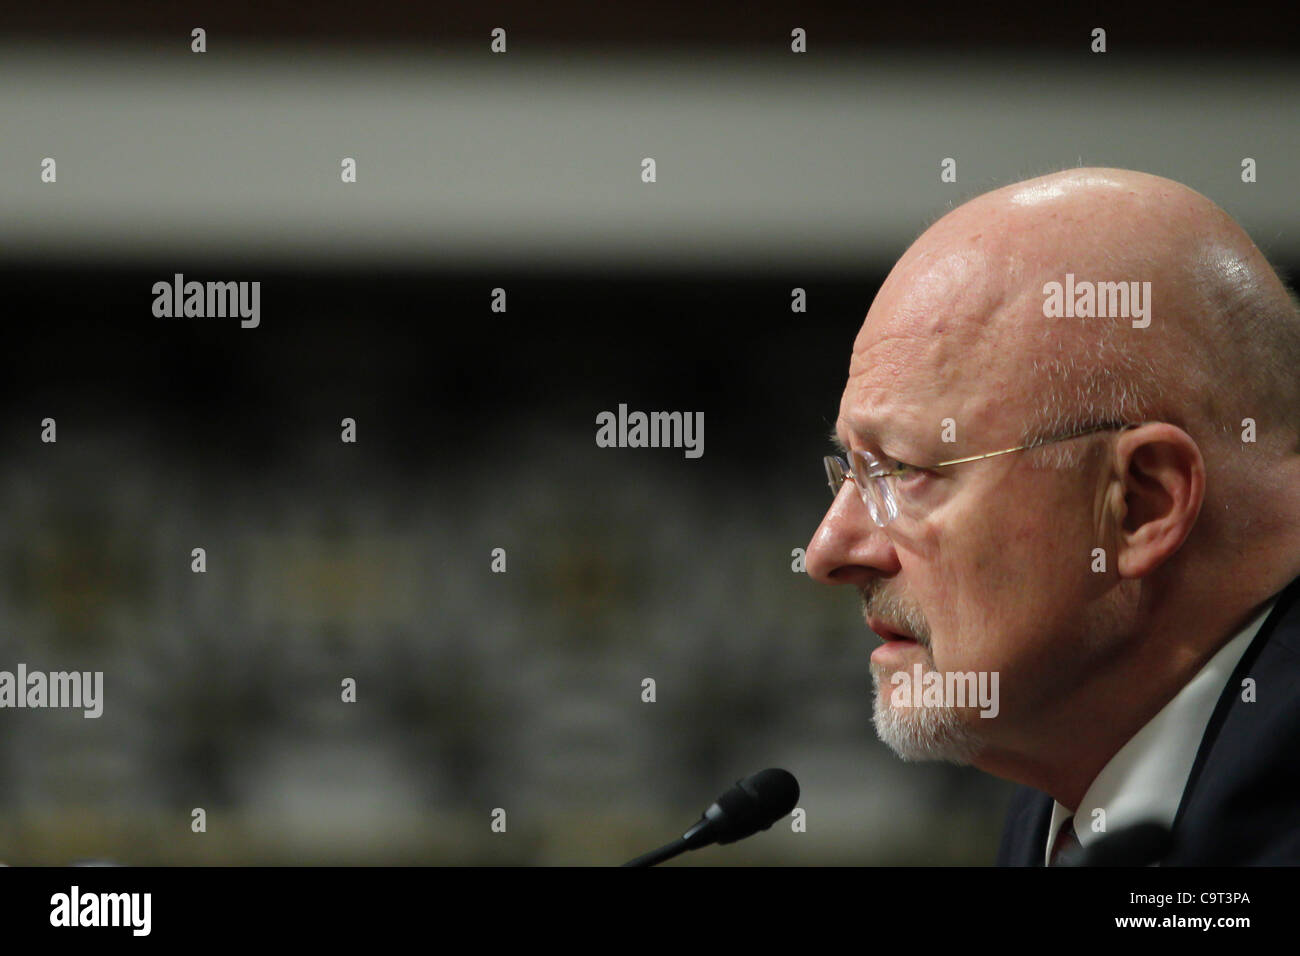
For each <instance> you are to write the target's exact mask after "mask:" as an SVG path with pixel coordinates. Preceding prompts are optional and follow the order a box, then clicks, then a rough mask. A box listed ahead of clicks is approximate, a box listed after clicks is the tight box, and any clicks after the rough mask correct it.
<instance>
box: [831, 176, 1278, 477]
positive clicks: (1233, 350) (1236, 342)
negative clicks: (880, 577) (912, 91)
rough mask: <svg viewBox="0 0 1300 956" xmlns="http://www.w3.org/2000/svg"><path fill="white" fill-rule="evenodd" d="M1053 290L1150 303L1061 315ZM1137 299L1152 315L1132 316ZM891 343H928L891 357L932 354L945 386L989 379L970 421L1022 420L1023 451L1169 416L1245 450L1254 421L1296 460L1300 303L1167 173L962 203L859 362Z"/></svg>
mask: <svg viewBox="0 0 1300 956" xmlns="http://www.w3.org/2000/svg"><path fill="white" fill-rule="evenodd" d="M1051 283H1056V284H1057V285H1058V287H1061V288H1062V290H1063V296H1064V295H1065V294H1067V293H1068V292H1069V291H1070V289H1071V288H1072V287H1074V284H1075V283H1077V287H1078V288H1083V287H1086V286H1089V285H1093V286H1096V285H1098V284H1101V283H1107V284H1110V283H1123V284H1125V288H1122V289H1119V291H1122V292H1124V293H1125V295H1124V298H1125V299H1128V295H1127V293H1128V292H1129V291H1130V290H1132V291H1134V292H1136V293H1137V294H1138V296H1139V297H1141V296H1142V294H1143V293H1144V292H1149V299H1147V300H1143V299H1142V298H1138V299H1135V300H1133V301H1129V302H1128V306H1129V309H1128V311H1127V312H1126V314H1123V315H1114V314H1109V315H1108V314H1105V307H1106V305H1107V303H1106V301H1105V296H1104V294H1103V295H1102V296H1099V297H1097V298H1095V299H1091V300H1090V301H1089V302H1088V303H1087V307H1086V308H1080V309H1079V310H1076V309H1075V308H1073V306H1074V305H1075V304H1076V303H1075V302H1074V301H1073V299H1072V298H1071V299H1070V300H1069V301H1067V302H1065V303H1064V304H1065V305H1066V306H1067V309H1066V312H1065V314H1061V312H1060V311H1059V310H1058V311H1057V312H1056V313H1055V314H1052V315H1045V314H1044V312H1045V308H1044V307H1045V304H1046V302H1047V299H1048V294H1047V293H1046V292H1045V288H1047V287H1048V286H1049V284H1051ZM1135 283H1136V285H1135ZM1139 303H1140V304H1141V306H1142V308H1143V309H1145V310H1146V316H1145V318H1144V319H1135V318H1133V317H1132V316H1133V315H1135V314H1136V313H1135V311H1134V308H1135V307H1136V306H1138V305H1139ZM1079 304H1080V305H1081V306H1082V305H1084V303H1082V302H1080V303H1079ZM1111 304H1112V305H1113V304H1114V300H1112V302H1111ZM1049 311H1050V310H1049ZM889 337H896V339H895V344H897V342H898V341H900V340H906V339H908V338H911V339H913V340H914V342H913V347H912V348H911V349H906V350H903V352H902V353H900V352H899V351H897V350H892V349H891V354H892V355H895V356H897V355H899V354H906V355H908V356H909V357H911V358H915V359H916V360H918V361H919V360H920V359H921V358H922V354H921V353H926V354H925V356H924V358H925V359H926V364H927V365H928V366H929V367H930V368H932V369H934V370H936V371H937V373H938V376H939V377H938V379H937V380H936V381H935V382H934V383H933V385H932V388H933V389H935V390H944V389H948V388H949V387H950V386H951V385H953V384H954V381H953V380H955V379H958V378H962V377H968V376H977V377H978V378H979V379H980V382H981V387H980V388H979V389H978V390H977V391H978V393H979V397H978V398H977V399H974V402H975V405H974V406H972V407H967V408H964V409H961V410H960V411H961V412H962V413H963V414H964V415H965V416H966V419H965V420H966V421H967V422H968V423H969V424H970V425H971V426H973V427H982V426H983V424H984V421H983V419H984V418H985V416H991V415H992V414H993V413H994V410H995V409H998V408H1000V409H1003V410H1004V412H1005V410H1006V409H1008V408H1011V407H1015V408H1018V409H1022V410H1024V412H1025V413H1026V414H1025V416H1024V418H1023V431H1022V433H1021V434H1020V435H1019V436H1017V437H1019V438H1020V439H1021V440H1023V441H1033V440H1036V439H1038V438H1042V437H1046V436H1048V435H1049V434H1052V433H1060V432H1062V431H1066V430H1069V429H1072V428H1075V427H1082V426H1086V425H1089V424H1093V423H1098V422H1102V421H1140V420H1143V419H1160V420H1164V421H1170V422H1173V423H1175V424H1178V425H1179V426H1180V427H1183V428H1185V429H1186V430H1187V431H1188V432H1189V433H1190V434H1192V435H1193V437H1195V438H1196V439H1197V440H1198V441H1202V442H1206V443H1213V442H1215V441H1220V442H1222V441H1228V442H1239V441H1240V438H1239V432H1240V430H1241V428H1242V420H1243V419H1246V418H1249V419H1252V420H1254V421H1255V422H1256V423H1257V424H1258V426H1259V428H1260V432H1259V441H1260V443H1261V445H1266V446H1267V447H1268V448H1269V449H1270V450H1272V451H1275V452H1277V453H1279V454H1287V453H1295V452H1297V451H1300V447H1298V446H1300V440H1298V432H1297V425H1298V424H1300V375H1297V374H1296V371H1295V370H1296V369H1297V368H1300V313H1298V312H1297V308H1296V303H1295V301H1294V299H1293V297H1291V296H1290V295H1289V293H1288V291H1287V289H1286V287H1285V286H1284V284H1283V283H1282V281H1281V280H1280V279H1279V277H1278V276H1277V274H1276V272H1275V271H1274V270H1273V268H1272V267H1271V266H1270V265H1269V263H1268V261H1267V260H1266V259H1265V257H1264V256H1263V254H1262V253H1261V252H1260V251H1259V249H1258V248H1256V246H1255V244H1254V243H1253V242H1251V240H1250V238H1249V236H1247V235H1246V233H1245V232H1244V231H1243V230H1242V229H1241V227H1240V226H1238V225H1237V223H1236V222H1234V221H1233V219H1232V218H1231V217H1230V216H1228V214H1227V213H1225V212H1224V211H1223V210H1222V209H1220V208H1219V207H1217V206H1216V205H1214V203H1212V202H1210V200H1208V199H1206V198H1205V197H1204V196H1202V195H1200V194H1199V193H1197V192H1195V191H1193V190H1191V189H1188V188H1187V187H1186V186H1183V185H1181V184H1179V183H1176V182H1173V181H1171V180H1168V179H1163V178H1161V177H1158V176H1151V175H1147V174H1145V173H1137V172H1132V171H1127V170H1118V169H1075V170H1069V171H1066V172H1061V173H1055V174H1053V175H1050V176H1043V177H1040V178H1038V179H1032V180H1029V181H1026V182H1022V183H1016V184H1014V185H1011V186H1007V187H1005V188H1003V189H999V190H996V191H994V192H990V193H986V194H984V195H982V196H979V197H978V198H976V199H974V200H972V201H970V202H968V203H966V204H964V205H963V206H961V207H959V208H958V209H956V210H954V211H953V212H951V213H949V214H948V215H946V216H944V217H943V218H942V219H940V220H939V221H938V222H936V223H935V224H934V225H933V226H932V227H931V228H929V229H928V230H926V232H925V233H924V234H923V235H922V236H921V237H920V238H919V239H918V240H917V241H916V242H915V243H914V244H913V245H912V247H911V248H910V249H908V251H907V252H906V253H905V254H904V256H903V257H902V258H901V259H900V260H899V262H898V264H897V265H896V266H895V268H894V270H893V271H892V272H891V274H890V276H889V278H888V279H887V280H886V282H885V284H884V286H883V287H882V289H881V292H880V296H879V297H878V298H877V301H876V303H875V305H873V307H872V310H871V314H870V315H868V319H867V323H866V324H865V325H864V326H863V329H862V332H861V333H860V335H859V338H858V343H857V346H856V347H855V361H857V362H858V363H869V362H871V361H873V359H874V355H873V354H872V350H873V348H874V347H876V346H878V345H879V344H880V343H881V342H882V339H884V338H889ZM896 360H897V359H896ZM900 374H901V369H900ZM873 380H874V381H877V382H879V381H881V380H880V379H879V378H874V379H873ZM958 420H959V421H960V420H962V419H958ZM1265 431H1267V433H1268V434H1267V435H1265V434H1264V432H1265ZM1055 453H1056V454H1059V455H1069V454H1070V453H1071V449H1069V448H1062V449H1059V450H1057V451H1055ZM1044 454H1047V455H1051V454H1053V452H1051V451H1048V452H1045V453H1044Z"/></svg>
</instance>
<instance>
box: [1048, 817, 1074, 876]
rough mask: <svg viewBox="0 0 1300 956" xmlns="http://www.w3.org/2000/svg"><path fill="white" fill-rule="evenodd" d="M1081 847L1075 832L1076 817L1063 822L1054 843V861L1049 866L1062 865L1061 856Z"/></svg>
mask: <svg viewBox="0 0 1300 956" xmlns="http://www.w3.org/2000/svg"><path fill="white" fill-rule="evenodd" d="M1078 848H1079V837H1078V836H1077V835H1076V834H1075V832H1074V817H1070V818H1069V819H1068V820H1066V821H1065V822H1064V823H1062V824H1061V829H1059V830H1057V831H1056V840H1055V842H1053V843H1052V861H1051V862H1050V863H1049V864H1047V865H1048V866H1060V864H1061V856H1062V855H1063V854H1066V853H1069V852H1070V851H1072V850H1077V849H1078Z"/></svg>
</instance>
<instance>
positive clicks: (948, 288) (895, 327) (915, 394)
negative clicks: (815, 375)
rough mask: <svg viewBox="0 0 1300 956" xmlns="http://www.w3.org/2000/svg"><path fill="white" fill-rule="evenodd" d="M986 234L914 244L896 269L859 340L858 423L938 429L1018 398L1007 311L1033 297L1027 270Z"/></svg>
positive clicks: (876, 428) (850, 417) (854, 398)
mask: <svg viewBox="0 0 1300 956" xmlns="http://www.w3.org/2000/svg"><path fill="white" fill-rule="evenodd" d="M981 239H982V237H981V236H980V235H978V234H976V235H974V236H971V237H967V241H966V242H965V243H964V244H963V245H962V246H960V247H958V248H955V249H954V248H949V249H947V250H939V251H932V250H930V249H921V250H919V251H917V247H916V246H914V247H913V249H911V250H908V253H907V254H905V255H904V257H903V258H902V259H900V260H899V262H898V264H897V265H896V266H895V267H894V269H893V271H892V272H890V274H889V277H888V278H887V279H886V280H885V283H884V285H882V286H881V289H880V293H879V294H878V295H877V296H876V299H875V301H874V302H873V303H872V305H871V309H870V311H869V312H868V313H867V318H866V321H865V322H864V323H863V325H862V328H861V330H860V331H859V332H858V336H857V338H856V340H855V341H854V343H853V356H852V358H851V359H850V362H849V380H848V384H847V386H846V388H845V390H844V395H843V398H842V399H841V402H840V417H841V419H842V421H843V422H844V423H845V424H847V425H848V426H849V427H850V428H853V429H855V430H857V431H859V432H861V433H865V434H871V435H888V434H889V433H890V432H898V433H905V434H908V435H911V436H915V435H920V434H924V435H929V434H930V433H931V432H933V434H934V435H937V434H938V433H939V429H940V427H941V426H940V422H941V420H942V419H943V418H945V417H952V418H954V419H955V420H956V421H957V423H958V427H959V428H960V427H962V425H963V424H964V425H967V426H977V425H978V424H979V422H980V421H981V420H983V419H984V417H985V416H986V415H987V414H989V412H990V411H991V409H993V408H994V407H996V406H999V405H1005V403H1006V402H1007V401H1008V399H1009V397H1010V388H1011V385H1012V380H1011V378H1010V376H1008V375H1007V374H1006V373H1005V371H1004V369H1005V368H1006V367H1007V362H1006V361H1005V357H1006V354H1007V353H1008V352H1010V351H1012V350H1013V349H1014V347H1015V344H1016V343H1015V329H1014V327H1008V324H1007V323H1006V322H1005V321H1003V318H1004V317H1005V316H1006V315H1007V314H1008V313H1009V312H1010V311H1012V310H1014V309H1016V308H1017V307H1018V306H1020V305H1022V304H1023V303H1021V301H1020V296H1019V295H1018V293H1017V292H1016V290H1014V289H1012V288H1011V286H1012V285H1013V283H1014V280H1015V279H1016V274H1015V273H1016V272H1017V271H1018V270H1017V266H1016V264H1015V262H1014V261H1008V260H1007V259H1006V258H1005V257H996V256H993V255H990V254H989V253H988V252H987V251H986V250H984V249H983V248H981V242H980V240H981ZM918 245H919V243H918ZM999 354H1001V356H1002V357H1001V358H999Z"/></svg>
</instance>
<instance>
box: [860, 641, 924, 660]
mask: <svg viewBox="0 0 1300 956" xmlns="http://www.w3.org/2000/svg"><path fill="white" fill-rule="evenodd" d="M920 646H921V645H919V644H917V643H916V641H886V642H885V643H883V644H881V645H880V646H879V647H877V648H876V649H875V650H874V651H872V652H871V659H872V660H873V661H880V662H881V663H884V662H885V661H887V660H889V659H890V658H896V657H901V656H904V655H905V654H906V653H907V652H908V650H910V649H911V648H913V647H920Z"/></svg>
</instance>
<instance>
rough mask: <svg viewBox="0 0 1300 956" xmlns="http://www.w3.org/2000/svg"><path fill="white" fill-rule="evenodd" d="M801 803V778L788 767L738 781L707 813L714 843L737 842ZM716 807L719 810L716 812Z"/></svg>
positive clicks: (770, 770) (763, 772)
mask: <svg viewBox="0 0 1300 956" xmlns="http://www.w3.org/2000/svg"><path fill="white" fill-rule="evenodd" d="M798 802H799V781H797V780H795V778H794V774H792V773H790V772H789V771H788V770H779V769H776V768H772V769H768V770H760V771H759V772H758V773H756V774H753V775H751V776H748V777H746V778H745V779H744V780H737V781H736V785H735V786H734V787H732V788H731V789H730V790H728V791H727V792H726V793H724V794H723V795H722V796H720V797H718V801H717V803H715V804H714V805H713V806H712V807H710V808H709V810H708V811H707V812H706V814H705V815H706V816H707V817H709V818H710V821H711V827H710V831H711V834H710V835H712V834H714V833H716V834H717V837H716V840H715V841H714V842H717V843H734V842H736V841H737V840H742V839H744V838H745V837H747V836H750V835H751V834H754V833H757V832H758V831H759V830H766V829H768V828H769V827H770V826H771V825H772V824H773V823H775V822H776V821H777V820H779V819H781V818H782V817H783V816H785V815H786V814H787V813H789V812H790V811H791V810H793V809H794V805H795V804H796V803H798ZM715 810H716V812H715Z"/></svg>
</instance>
